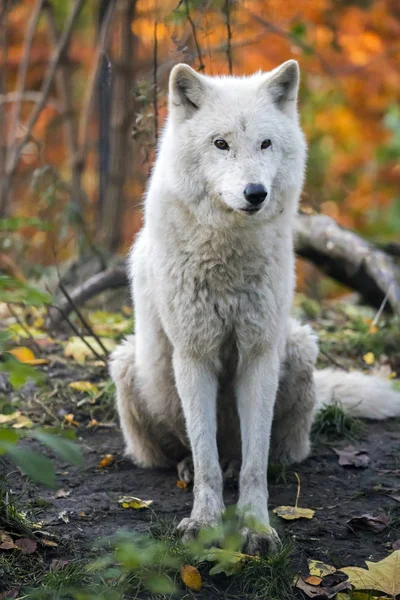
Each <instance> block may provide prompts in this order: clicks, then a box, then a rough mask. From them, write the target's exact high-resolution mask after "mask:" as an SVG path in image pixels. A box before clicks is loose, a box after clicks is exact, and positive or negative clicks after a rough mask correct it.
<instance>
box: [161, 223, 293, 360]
mask: <svg viewBox="0 0 400 600" xmlns="http://www.w3.org/2000/svg"><path fill="white" fill-rule="evenodd" d="M258 238H261V235H260V233H259V232H257V235H255V236H254V237H250V236H248V237H247V239H240V238H236V239H235V238H233V236H232V237H227V238H226V239H222V240H220V239H217V240H216V239H215V238H214V239H213V238H211V239H208V240H207V239H204V240H202V241H200V242H199V241H198V240H196V239H191V241H190V244H183V243H182V244H181V245H176V244H175V245H174V247H173V251H172V253H171V254H170V255H169V256H168V260H167V263H166V265H165V266H166V267H167V269H166V271H165V275H166V279H167V281H166V285H167V287H168V291H169V293H168V298H169V300H168V307H165V308H166V309H167V312H169V313H170V314H169V315H168V316H167V315H165V316H166V318H167V320H168V321H170V325H172V328H173V329H174V330H175V329H176V330H177V335H178V336H179V344H180V345H182V346H183V347H184V348H185V349H186V350H187V351H188V352H189V353H190V354H191V355H192V356H193V355H197V356H198V357H199V358H200V357H204V356H207V355H208V356H220V355H221V352H223V348H224V347H226V345H227V344H231V343H232V340H234V343H235V345H236V346H237V348H238V350H239V353H249V352H254V351H259V350H261V349H262V348H263V347H264V346H265V345H268V344H269V342H270V340H271V338H272V337H273V336H276V335H277V328H278V326H279V313H280V311H281V309H282V302H284V298H283V296H284V290H285V288H286V290H287V292H286V293H287V294H288V295H290V290H289V288H290V285H289V283H288V279H289V278H290V277H289V273H290V265H289V273H287V271H288V265H284V264H282V260H281V259H282V252H281V251H279V249H278V248H277V247H276V246H278V245H279V244H276V245H275V248H268V246H269V244H267V243H266V242H265V243H264V244H263V243H262V241H261V239H258ZM196 242H197V243H196ZM285 271H286V272H285ZM178 330H179V332H178Z"/></svg>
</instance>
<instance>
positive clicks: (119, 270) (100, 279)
mask: <svg viewBox="0 0 400 600" xmlns="http://www.w3.org/2000/svg"><path fill="white" fill-rule="evenodd" d="M125 285H128V278H127V275H126V270H125V267H122V266H121V267H116V268H111V269H107V270H106V271H102V272H101V273H96V275H93V276H92V277H89V279H88V280H87V281H85V282H84V283H83V284H82V285H79V286H77V287H76V288H75V289H73V290H72V291H71V292H70V293H69V296H70V298H71V299H72V301H73V304H74V305H75V306H82V305H83V304H85V302H87V301H88V300H90V298H93V297H95V296H97V295H98V294H101V293H102V292H104V291H105V290H108V289H115V288H119V287H123V286H125ZM61 308H62V310H63V313H64V314H68V313H69V312H70V310H71V303H70V302H69V301H66V302H64V303H62V304H61ZM49 319H50V321H51V323H52V324H53V325H54V326H57V325H59V323H60V322H61V319H60V314H55V313H54V311H51V312H50V313H49Z"/></svg>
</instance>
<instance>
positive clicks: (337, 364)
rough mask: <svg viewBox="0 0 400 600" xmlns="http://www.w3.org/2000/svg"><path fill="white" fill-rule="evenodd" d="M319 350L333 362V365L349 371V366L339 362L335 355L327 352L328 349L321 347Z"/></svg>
mask: <svg viewBox="0 0 400 600" xmlns="http://www.w3.org/2000/svg"><path fill="white" fill-rule="evenodd" d="M319 352H320V354H322V356H325V358H326V359H327V360H329V362H331V363H332V364H333V365H335V367H337V368H338V369H342V370H343V371H346V372H348V371H349V369H348V368H347V367H345V366H344V365H342V364H341V363H340V362H338V361H337V360H336V358H333V356H331V354H329V352H327V351H326V350H323V349H322V348H321V347H320V348H319Z"/></svg>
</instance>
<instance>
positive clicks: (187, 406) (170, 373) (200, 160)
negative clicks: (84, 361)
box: [111, 61, 400, 552]
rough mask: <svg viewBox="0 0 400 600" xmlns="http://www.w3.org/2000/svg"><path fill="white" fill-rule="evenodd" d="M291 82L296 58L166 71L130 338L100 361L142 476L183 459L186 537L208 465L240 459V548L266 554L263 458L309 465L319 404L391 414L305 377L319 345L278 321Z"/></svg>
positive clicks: (213, 506) (391, 406)
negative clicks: (221, 73)
mask: <svg viewBox="0 0 400 600" xmlns="http://www.w3.org/2000/svg"><path fill="white" fill-rule="evenodd" d="M298 83H299V69H298V65H297V63H296V62H295V61H288V62H286V63H284V64H283V65H281V66H280V67H278V68H277V69H275V70H273V71H271V72H269V73H259V74H256V75H253V76H251V77H244V78H236V77H223V78H211V77H206V76H204V75H199V74H197V73H196V72H195V71H193V70H192V69H191V68H190V67H188V66H186V65H178V66H176V67H175V68H174V69H173V71H172V73H171V77H170V93H169V116H168V119H167V123H166V126H165V129H164V132H163V135H162V139H161V143H160V145H159V149H158V154H157V160H156V163H155V166H154V171H153V174H152V176H151V179H150V183H149V187H148V190H147V193H146V199H145V220H144V227H143V229H142V231H141V232H140V234H139V236H138V238H137V240H136V242H135V244H134V246H133V248H132V252H131V255H130V260H129V272H130V275H131V279H132V294H133V300H134V306H135V335H134V336H131V337H128V338H127V339H126V340H125V341H124V342H123V343H122V344H121V345H120V346H119V347H118V348H117V349H116V350H115V351H114V353H113V355H112V358H111V374H112V377H113V379H114V381H115V384H116V388H117V406H118V411H119V416H120V421H121V427H122V430H123V433H124V438H125V443H126V452H127V454H128V455H129V456H131V457H132V459H133V460H134V462H135V463H137V464H138V465H141V466H143V467H155V466H162V465H171V464H174V463H175V464H176V463H178V462H180V461H183V463H181V464H186V463H185V461H184V459H185V457H187V456H188V455H191V456H192V457H193V466H194V504H193V510H192V513H191V516H190V517H189V518H187V519H184V520H183V521H182V522H181V524H180V528H181V529H182V530H183V531H184V533H185V535H186V536H188V535H191V534H192V533H194V532H195V531H196V530H197V529H198V528H199V527H203V526H207V525H213V524H215V523H216V522H218V520H219V518H220V517H221V514H222V512H223V510H224V503H223V497H222V490H223V477H222V472H221V467H220V463H221V461H227V462H229V461H233V460H237V461H240V462H241V470H240V478H239V486H240V494H239V501H238V509H239V511H240V514H241V516H242V518H243V535H244V545H245V548H246V550H247V551H248V552H256V551H258V550H259V549H260V547H262V546H263V545H267V546H270V547H271V548H274V547H275V546H276V543H277V536H276V534H275V532H274V530H273V529H272V528H271V527H270V526H269V516H268V490H267V463H268V457H269V456H273V457H274V459H275V460H278V461H281V462H284V463H292V462H299V461H301V460H303V459H305V458H306V457H307V455H308V454H309V451H310V440H309V434H310V428H311V425H312V422H313V416H314V413H315V409H316V407H318V406H321V405H323V404H327V403H329V402H332V401H333V400H336V401H339V402H342V403H343V405H344V406H345V407H346V408H347V410H348V411H349V412H352V413H353V414H355V415H357V416H365V417H369V418H384V417H387V416H394V415H399V414H400V395H398V394H397V393H396V392H394V391H392V390H391V388H390V385H389V383H387V382H384V381H380V380H378V379H374V378H366V376H364V375H362V374H359V373H354V374H344V373H338V372H335V371H332V370H329V369H328V370H326V371H322V372H315V370H314V366H315V362H316V359H317V355H318V345H317V340H316V337H315V335H314V334H313V332H312V330H311V329H310V328H309V327H308V326H304V325H301V324H300V323H298V322H297V321H295V320H293V319H292V318H291V317H290V309H291V304H292V297H293V291H294V285H295V277H294V252H293V243H292V225H293V219H294V218H295V217H296V212H297V206H298V198H299V195H300V191H301V188H302V184H303V175H304V167H305V159H306V143H305V140H304V136H303V133H302V131H301V128H300V125H299V119H298V114H297V107H296V103H297V90H298ZM220 140H222V141H223V142H224V144H221V143H220ZM216 141H218V143H217V144H215V142H216ZM265 141H267V143H264V144H263V142H265ZM250 183H256V184H259V185H262V186H263V188H264V189H265V191H266V192H268V195H267V197H266V198H265V200H264V201H263V202H261V204H260V205H259V206H257V207H256V208H259V209H260V210H258V211H257V212H252V213H250V212H248V209H249V208H251V209H253V206H250V204H249V202H247V199H246V198H245V196H244V193H243V191H244V188H245V187H246V185H248V184H250ZM255 523H257V527H254V524H255Z"/></svg>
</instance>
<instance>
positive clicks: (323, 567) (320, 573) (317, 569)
mask: <svg viewBox="0 0 400 600" xmlns="http://www.w3.org/2000/svg"><path fill="white" fill-rule="evenodd" d="M308 572H309V573H310V575H316V576H317V577H326V576H327V575H331V574H332V573H336V569H335V567H332V566H331V565H327V564H325V563H323V562H320V561H319V560H312V559H309V560H308Z"/></svg>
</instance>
